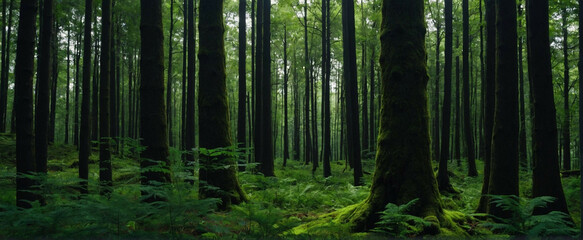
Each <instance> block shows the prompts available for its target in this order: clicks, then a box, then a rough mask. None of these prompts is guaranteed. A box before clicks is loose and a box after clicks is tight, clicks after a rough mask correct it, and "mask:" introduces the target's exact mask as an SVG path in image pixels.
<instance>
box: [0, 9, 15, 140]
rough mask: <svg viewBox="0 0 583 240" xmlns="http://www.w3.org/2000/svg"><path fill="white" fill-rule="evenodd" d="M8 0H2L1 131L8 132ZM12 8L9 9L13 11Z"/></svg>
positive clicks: (0, 60)
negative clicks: (6, 76) (6, 74)
mask: <svg viewBox="0 0 583 240" xmlns="http://www.w3.org/2000/svg"><path fill="white" fill-rule="evenodd" d="M7 2H8V1H6V0H4V1H2V26H4V27H3V28H2V55H1V56H0V62H1V63H0V65H1V67H0V132H6V109H8V106H7V103H8V98H7V95H8V79H4V75H5V72H6V71H7V69H6V62H5V61H6V55H7V54H8V50H9V49H8V48H7V47H6V45H7V44H6V43H7V42H8V41H6V27H8V28H11V26H10V25H8V26H7V25H6V3H7ZM11 10H12V9H10V10H9V11H11Z"/></svg>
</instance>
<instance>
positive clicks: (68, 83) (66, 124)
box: [65, 26, 71, 144]
mask: <svg viewBox="0 0 583 240" xmlns="http://www.w3.org/2000/svg"><path fill="white" fill-rule="evenodd" d="M68 28H69V29H68V30H67V85H65V144H69V135H70V134H69V118H70V117H69V92H70V89H69V86H70V85H71V47H70V46H71V26H69V27H68Z"/></svg>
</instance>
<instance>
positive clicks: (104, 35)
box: [99, 0, 113, 195]
mask: <svg viewBox="0 0 583 240" xmlns="http://www.w3.org/2000/svg"><path fill="white" fill-rule="evenodd" d="M101 12H102V17H101V21H102V22H101V64H100V67H101V71H100V84H99V85H100V86H99V87H100V89H99V90H100V92H99V139H100V144H99V182H100V184H101V187H102V189H100V193H101V194H103V195H108V194H110V193H111V187H112V186H113V180H112V168H111V152H110V144H109V141H110V136H111V135H110V134H111V132H110V117H109V115H110V104H109V100H110V99H109V97H110V93H109V92H110V89H109V87H110V83H109V81H110V79H109V78H110V67H111V62H110V53H111V51H110V47H111V1H110V0H102V2H101Z"/></svg>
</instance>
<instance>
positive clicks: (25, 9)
mask: <svg viewBox="0 0 583 240" xmlns="http://www.w3.org/2000/svg"><path fill="white" fill-rule="evenodd" d="M37 11H38V1H36V0H34V1H23V2H21V3H20V14H19V21H18V41H17V43H16V62H15V69H14V75H15V76H14V83H15V90H14V91H15V94H14V103H15V104H16V105H15V107H14V108H15V109H16V110H15V111H14V113H15V117H16V121H17V122H18V124H16V174H17V175H16V206H18V207H22V208H30V207H32V205H31V204H30V202H31V201H34V200H36V196H35V194H34V193H32V192H31V190H32V187H33V185H34V181H33V180H32V179H30V178H29V177H27V176H24V175H23V174H32V173H33V172H34V171H35V166H34V165H35V162H34V157H33V151H34V134H33V131H32V104H33V100H32V88H33V84H32V78H33V73H34V71H33V69H34V42H35V37H36V16H37Z"/></svg>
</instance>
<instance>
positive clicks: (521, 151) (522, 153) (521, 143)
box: [518, 0, 528, 170]
mask: <svg viewBox="0 0 583 240" xmlns="http://www.w3.org/2000/svg"><path fill="white" fill-rule="evenodd" d="M521 2H522V1H521V0H519V5H518V15H519V19H522V18H521V17H520V16H522V4H521ZM518 26H522V20H518ZM522 47H523V39H522V35H520V36H519V37H518V84H519V85H518V87H519V96H518V108H519V114H520V115H519V116H520V119H519V121H520V129H519V132H518V162H519V163H520V168H521V169H524V170H526V169H527V168H528V161H527V153H526V105H525V104H524V96H525V95H526V93H525V92H524V66H523V64H522V62H523V57H522Z"/></svg>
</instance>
